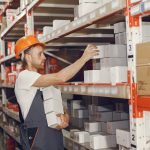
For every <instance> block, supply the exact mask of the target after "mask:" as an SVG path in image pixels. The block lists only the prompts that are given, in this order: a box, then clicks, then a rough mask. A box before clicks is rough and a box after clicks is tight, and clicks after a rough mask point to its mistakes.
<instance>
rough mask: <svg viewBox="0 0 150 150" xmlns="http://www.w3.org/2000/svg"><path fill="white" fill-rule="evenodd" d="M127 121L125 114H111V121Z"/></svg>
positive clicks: (127, 115) (126, 114) (127, 117)
mask: <svg viewBox="0 0 150 150" xmlns="http://www.w3.org/2000/svg"><path fill="white" fill-rule="evenodd" d="M128 119H129V114H128V113H126V112H116V111H114V112H113V120H114V121H117V120H128Z"/></svg>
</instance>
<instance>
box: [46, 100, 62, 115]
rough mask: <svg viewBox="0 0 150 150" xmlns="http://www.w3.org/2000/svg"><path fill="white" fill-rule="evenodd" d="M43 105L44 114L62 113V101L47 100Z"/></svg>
mask: <svg viewBox="0 0 150 150" xmlns="http://www.w3.org/2000/svg"><path fill="white" fill-rule="evenodd" d="M43 103H44V110H45V113H46V114H47V113H49V112H56V113H58V114H63V113H64V110H63V105H62V101H59V100H54V99H49V100H46V101H43Z"/></svg>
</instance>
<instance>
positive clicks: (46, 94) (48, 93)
mask: <svg viewBox="0 0 150 150" xmlns="http://www.w3.org/2000/svg"><path fill="white" fill-rule="evenodd" d="M41 90H42V92H43V99H44V103H45V104H44V109H45V113H48V112H51V111H52V110H54V112H56V113H61V114H63V113H64V111H63V104H62V98H61V91H60V90H59V89H56V88H55V87H53V86H49V87H47V88H43V89H41ZM51 105H52V106H51Z"/></svg>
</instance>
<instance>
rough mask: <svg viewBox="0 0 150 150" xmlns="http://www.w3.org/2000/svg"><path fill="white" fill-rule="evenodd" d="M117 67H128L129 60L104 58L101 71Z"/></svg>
mask: <svg viewBox="0 0 150 150" xmlns="http://www.w3.org/2000/svg"><path fill="white" fill-rule="evenodd" d="M116 66H127V58H102V59H101V69H105V68H110V67H116Z"/></svg>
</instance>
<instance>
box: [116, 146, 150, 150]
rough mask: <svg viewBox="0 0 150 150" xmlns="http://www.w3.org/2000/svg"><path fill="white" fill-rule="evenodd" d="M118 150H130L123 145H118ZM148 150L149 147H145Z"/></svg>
mask: <svg viewBox="0 0 150 150" xmlns="http://www.w3.org/2000/svg"><path fill="white" fill-rule="evenodd" d="M119 150H131V149H130V148H126V147H124V146H121V145H119ZM146 150H149V149H146Z"/></svg>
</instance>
